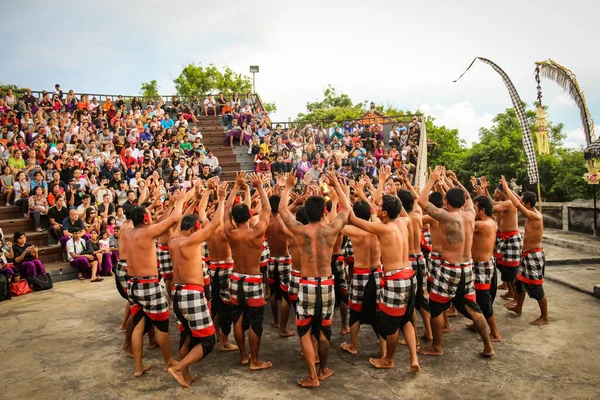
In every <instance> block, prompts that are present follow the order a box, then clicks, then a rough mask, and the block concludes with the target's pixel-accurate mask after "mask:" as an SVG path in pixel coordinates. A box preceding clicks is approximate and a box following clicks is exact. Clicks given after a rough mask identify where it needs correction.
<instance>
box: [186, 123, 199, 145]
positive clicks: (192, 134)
mask: <svg viewBox="0 0 600 400" xmlns="http://www.w3.org/2000/svg"><path fill="white" fill-rule="evenodd" d="M188 138H189V139H190V142H193V141H195V140H196V138H200V139H202V133H200V132H198V131H197V129H196V126H192V127H191V128H190V132H189V133H188Z"/></svg>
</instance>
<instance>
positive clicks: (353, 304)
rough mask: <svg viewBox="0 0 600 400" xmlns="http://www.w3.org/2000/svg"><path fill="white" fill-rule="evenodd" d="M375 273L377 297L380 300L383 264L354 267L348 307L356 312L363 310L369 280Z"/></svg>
mask: <svg viewBox="0 0 600 400" xmlns="http://www.w3.org/2000/svg"><path fill="white" fill-rule="evenodd" d="M371 275H373V278H374V281H375V299H376V301H378V300H379V296H380V295H381V278H382V277H383V271H382V270H381V266H377V267H373V268H354V272H353V274H352V280H351V281H350V291H349V293H348V307H349V308H350V309H351V310H354V311H356V312H360V311H362V305H363V298H364V294H365V287H366V286H367V282H369V277H370V276H371Z"/></svg>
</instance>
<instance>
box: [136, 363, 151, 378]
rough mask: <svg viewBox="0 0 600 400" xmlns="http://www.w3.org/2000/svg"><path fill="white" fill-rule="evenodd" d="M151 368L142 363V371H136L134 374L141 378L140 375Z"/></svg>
mask: <svg viewBox="0 0 600 400" xmlns="http://www.w3.org/2000/svg"><path fill="white" fill-rule="evenodd" d="M149 369H150V366H149V365H142V369H141V370H140V371H134V372H133V376H135V377H136V378H139V377H140V376H142V375H144V372H146V371H148V370H149Z"/></svg>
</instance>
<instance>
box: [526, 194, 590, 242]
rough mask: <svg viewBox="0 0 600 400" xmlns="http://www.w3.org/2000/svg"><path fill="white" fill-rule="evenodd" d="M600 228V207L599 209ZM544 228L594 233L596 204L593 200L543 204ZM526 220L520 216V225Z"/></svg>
mask: <svg viewBox="0 0 600 400" xmlns="http://www.w3.org/2000/svg"><path fill="white" fill-rule="evenodd" d="M597 206H598V205H597ZM597 212H598V219H599V221H598V226H599V228H600V207H597ZM542 214H543V215H544V227H545V228H548V229H562V230H564V231H573V232H581V233H589V234H592V233H593V226H594V203H593V201H591V200H576V201H573V202H570V203H550V202H547V203H542ZM524 223H525V218H524V217H523V216H521V215H520V214H519V225H523V224H524Z"/></svg>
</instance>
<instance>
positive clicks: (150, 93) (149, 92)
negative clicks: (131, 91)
mask: <svg viewBox="0 0 600 400" xmlns="http://www.w3.org/2000/svg"><path fill="white" fill-rule="evenodd" d="M140 93H141V95H142V96H144V97H145V98H147V99H152V100H156V99H158V98H159V97H160V95H159V94H158V83H156V79H152V80H151V81H150V82H142V87H141V88H140Z"/></svg>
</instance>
